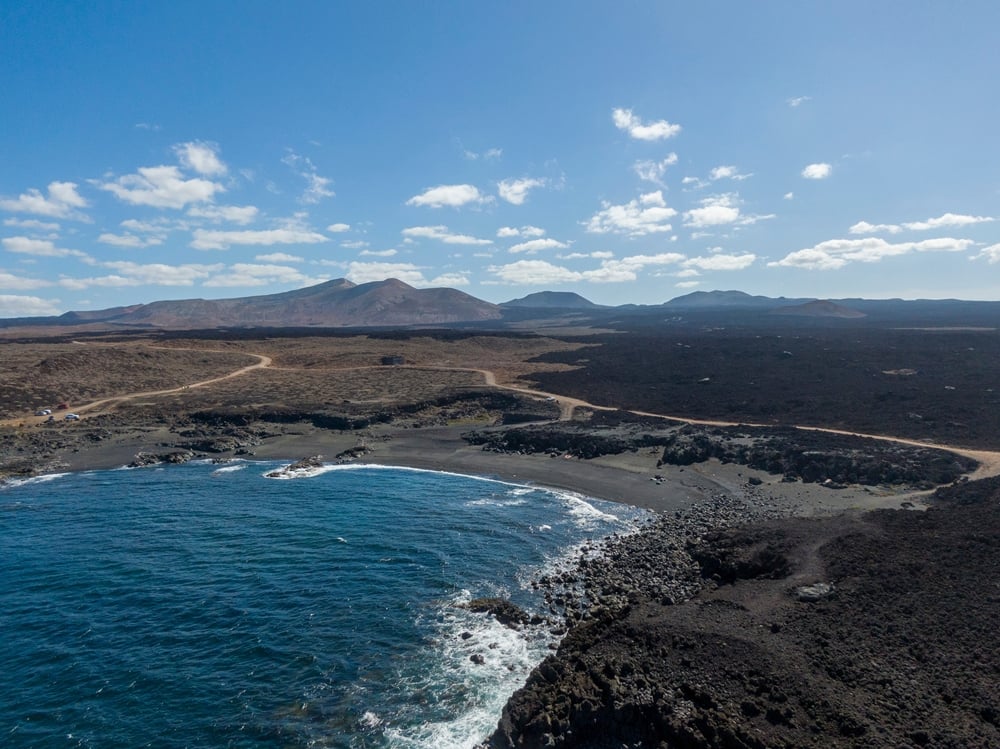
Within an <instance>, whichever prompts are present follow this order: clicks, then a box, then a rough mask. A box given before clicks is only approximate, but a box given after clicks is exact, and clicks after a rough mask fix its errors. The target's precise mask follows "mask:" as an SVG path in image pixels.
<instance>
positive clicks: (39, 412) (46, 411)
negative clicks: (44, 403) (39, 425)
mask: <svg viewBox="0 0 1000 749" xmlns="http://www.w3.org/2000/svg"><path fill="white" fill-rule="evenodd" d="M51 414H52V409H51V408H39V409H38V410H37V411H35V416H49V415H51Z"/></svg>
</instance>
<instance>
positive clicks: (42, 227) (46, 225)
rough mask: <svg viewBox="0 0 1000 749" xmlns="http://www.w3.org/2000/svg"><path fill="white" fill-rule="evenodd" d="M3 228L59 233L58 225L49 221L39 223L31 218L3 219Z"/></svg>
mask: <svg viewBox="0 0 1000 749" xmlns="http://www.w3.org/2000/svg"><path fill="white" fill-rule="evenodd" d="M3 225H4V226H13V227H15V228H18V229H35V230H37V231H59V224H56V223H54V222H51V221H39V220H37V219H33V218H5V219H4V220H3Z"/></svg>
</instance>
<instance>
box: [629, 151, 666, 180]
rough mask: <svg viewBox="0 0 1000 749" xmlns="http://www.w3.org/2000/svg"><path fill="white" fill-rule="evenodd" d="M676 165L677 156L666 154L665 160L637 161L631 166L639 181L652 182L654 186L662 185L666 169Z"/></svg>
mask: <svg viewBox="0 0 1000 749" xmlns="http://www.w3.org/2000/svg"><path fill="white" fill-rule="evenodd" d="M676 163H677V154H676V153H668V154H667V156H666V158H664V159H660V160H659V161H653V160H647V161H637V162H635V163H634V164H633V165H632V171H634V172H635V173H636V175H637V176H638V177H639V179H641V180H644V181H646V182H652V183H653V184H656V185H662V184H663V175H665V174H666V173H667V169H668V168H669V167H671V166H673V165H674V164H676Z"/></svg>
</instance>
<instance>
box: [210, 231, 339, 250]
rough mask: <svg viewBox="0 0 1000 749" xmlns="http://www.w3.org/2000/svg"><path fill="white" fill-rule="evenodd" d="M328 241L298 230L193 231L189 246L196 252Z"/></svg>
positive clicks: (320, 235) (312, 232) (315, 233)
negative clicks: (244, 246)
mask: <svg viewBox="0 0 1000 749" xmlns="http://www.w3.org/2000/svg"><path fill="white" fill-rule="evenodd" d="M326 241H328V240H327V238H326V237H325V236H323V235H322V234H319V233H317V232H314V231H306V230H304V229H298V228H292V227H287V228H282V229H261V230H259V231H253V230H243V231H214V230H209V229H195V231H194V241H192V242H191V246H192V247H194V248H195V249H196V250H228V249H229V248H230V247H231V246H232V245H234V244H240V245H272V244H316V243H318V242H326Z"/></svg>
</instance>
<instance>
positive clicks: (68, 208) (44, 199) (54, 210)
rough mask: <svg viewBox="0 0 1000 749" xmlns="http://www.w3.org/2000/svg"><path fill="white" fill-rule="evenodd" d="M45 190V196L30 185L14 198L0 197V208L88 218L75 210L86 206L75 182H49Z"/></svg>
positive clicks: (20, 211)
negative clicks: (46, 194)
mask: <svg viewBox="0 0 1000 749" xmlns="http://www.w3.org/2000/svg"><path fill="white" fill-rule="evenodd" d="M47 191H48V196H45V195H42V193H41V192H40V191H38V190H37V189H35V188H34V187H32V188H30V189H29V190H28V191H27V192H24V193H21V194H20V195H18V196H17V197H16V198H4V199H0V210H4V211H10V212H11V213H32V214H35V215H37V216H48V217H49V218H68V219H73V220H75V221H88V220H89V219H88V218H87V216H86V215H84V214H83V213H80V212H79V211H78V210H76V209H77V208H86V207H87V201H86V200H84V199H83V197H82V196H81V195H80V193H78V192H77V190H76V183H75V182H50V183H49V186H48V188H47Z"/></svg>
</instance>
